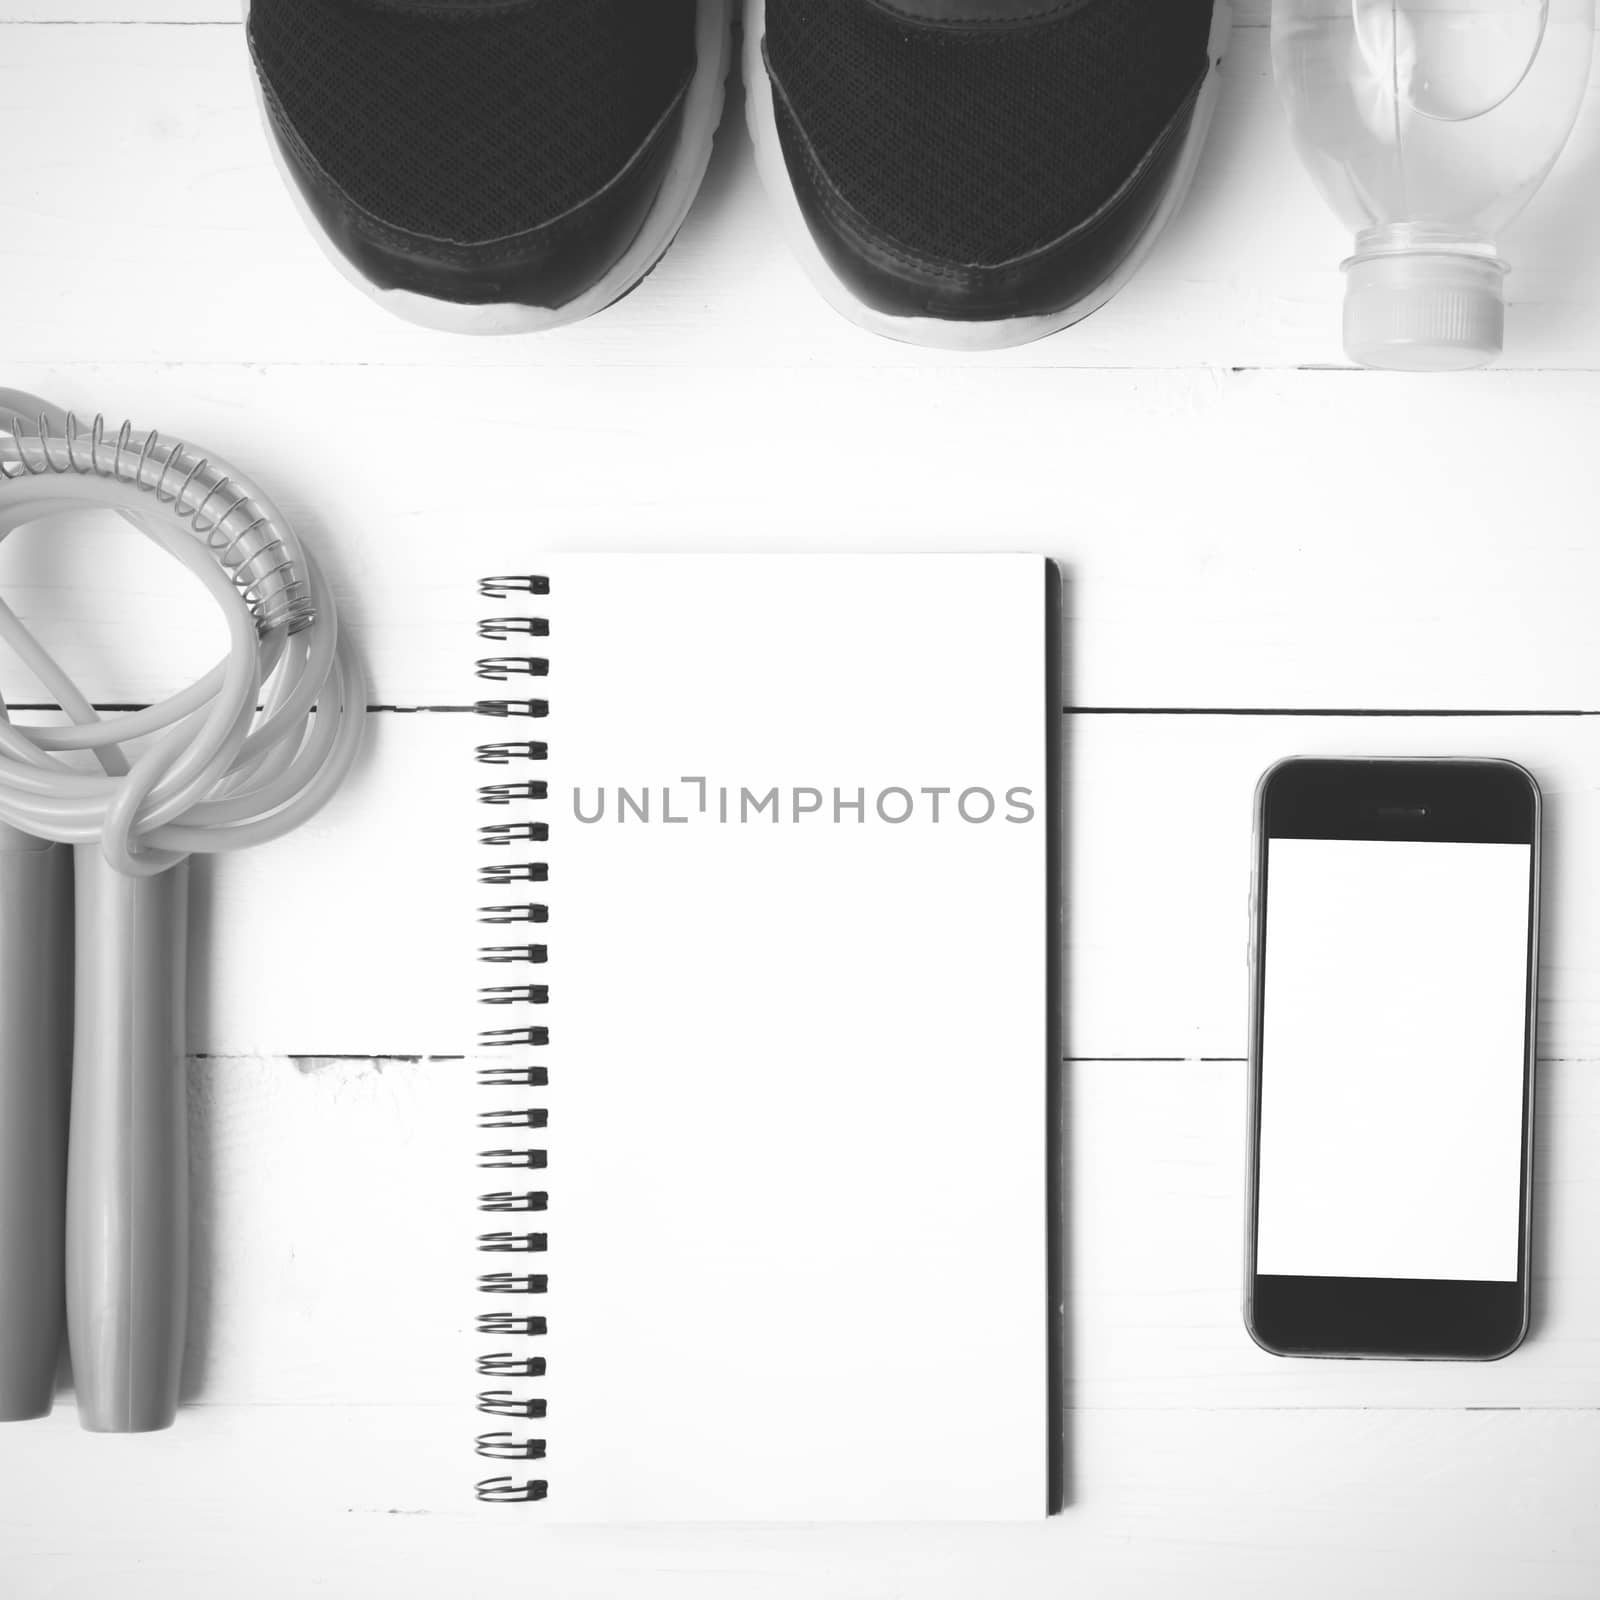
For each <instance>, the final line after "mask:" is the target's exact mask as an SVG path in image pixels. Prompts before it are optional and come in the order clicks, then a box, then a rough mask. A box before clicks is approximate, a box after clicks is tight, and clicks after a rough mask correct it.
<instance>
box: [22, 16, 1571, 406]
mask: <svg viewBox="0 0 1600 1600" xmlns="http://www.w3.org/2000/svg"><path fill="white" fill-rule="evenodd" d="M1597 81H1600V80H1597ZM1593 98H1594V94H1593V91H1591V96H1590V99H1591V101H1592V100H1593ZM0 105H3V106H4V107H5V108H6V110H5V112H4V114H3V116H0V130H3V132H4V134H5V138H6V146H7V152H8V158H7V159H8V168H9V170H10V171H11V172H12V173H13V174H15V175H16V176H15V178H14V181H13V182H12V184H11V185H10V186H9V187H8V190H7V195H6V199H5V203H4V205H3V207H0V281H3V282H4V283H5V285H6V290H7V298H8V302H9V303H11V304H14V305H24V306H27V307H28V308H29V315H28V316H27V317H25V318H20V319H16V320H15V321H14V323H13V325H12V326H11V327H10V328H9V329H8V355H9V357H10V359H11V360H13V361H35V362H73V363H82V362H103V361H158V362H181V361H188V362H195V361H204V362H244V363H251V364H256V363H262V362H310V361H315V362H340V363H350V364H369V363H381V364H384V365H395V366H414V365H417V364H419V363H420V364H427V363H440V362H451V363H457V364H461V365H472V366H483V367H487V366H511V367H515V368H518V369H524V370H525V369H530V368H537V369H550V368H570V367H582V368H594V367H597V366H617V365H621V366H627V367H634V366H641V365H648V366H671V367H676V368H683V367H703V366H711V367H718V368H731V369H736V370H748V369H750V368H752V367H785V368H787V367H807V368H810V367H818V366H821V367H847V368H851V369H855V368H859V367H866V366H871V367H883V366H900V367H911V368H916V369H926V368H929V367H935V366H937V367H942V368H949V369H951V370H956V371H966V370H972V369H978V370H994V369H997V368H1008V367H1023V368H1030V367H1040V366H1045V367H1061V366H1078V367H1104V366H1116V367H1149V366H1221V367H1240V366H1248V367H1261V366H1266V367H1284V366H1303V365H1308V364H1312V365H1315V364H1325V363H1333V364H1339V363H1342V361H1343V357H1342V354H1341V352H1340V348H1339V301H1340V294H1341V285H1340V275H1339V261H1340V259H1341V258H1342V257H1343V256H1344V255H1345V254H1347V253H1348V247H1349V239H1348V237H1347V236H1346V234H1345V232H1344V230H1343V228H1342V227H1341V225H1340V224H1339V223H1338V222H1336V220H1335V219H1334V217H1333V215H1332V214H1331V212H1329V211H1328V210H1327V209H1326V207H1325V206H1324V205H1323V202H1322V201H1321V200H1320V199H1319V198H1318V196H1317V195H1316V193H1315V192H1314V190H1313V188H1312V185H1311V183H1310V180H1309V179H1308V178H1307V177H1306V175H1305V174H1304V172H1302V171H1301V169H1300V164H1299V161H1298V158H1297V157H1296V155H1295V153H1294V151H1293V149H1292V147H1291V145H1290V141H1289V139H1288V138H1287V136H1286V132H1285V127H1284V120H1283V113H1282V109H1281V107H1280V106H1279V103H1278V99H1277V94H1276V91H1275V89H1274V87H1273V84H1272V81H1271V72H1270V68H1269V62H1268V55H1267V33H1266V30H1265V29H1262V28H1244V29H1241V30H1239V32H1238V35H1237V36H1236V38H1235V40H1234V42H1233V48H1232V50H1231V52H1230V55H1229V57H1228V61H1227V66H1226V84H1225V89H1224V93H1223V96H1222V100H1221V104H1220V108H1219V112H1218V117H1217V121H1216V125H1215V128H1214V132H1213V134H1212V137H1211V141H1210V144H1209V147H1208V149H1207V152H1206V156H1205V160H1204V161H1203V163H1202V166H1201V169H1200V172H1199V174H1198V176H1197V178H1196V181H1195V186H1194V190H1193V193H1192V195H1191V196H1190V198H1189V201H1188V203H1187V205H1186V206H1185V208H1184V211H1183V214H1182V215H1181V217H1180V218H1179V219H1178V220H1177V221H1176V222H1175V224H1174V225H1173V226H1172V228H1171V229H1170V230H1169V232H1168V234H1167V235H1166V237H1165V238H1164V239H1163V240H1162V241H1161V243H1160V245H1159V247H1158V248H1157V249H1156V251H1155V252H1154V254H1153V255H1152V257H1151V259H1150V260H1149V262H1148V263H1147V264H1146V266H1145V268H1144V269H1143V270H1142V271H1141V273H1140V274H1139V276H1138V277H1137V279H1136V280H1135V281H1134V282H1133V283H1132V284H1131V285H1130V286H1129V287H1128V288H1127V289H1126V290H1125V291H1124V292H1123V293H1122V294H1121V295H1119V296H1118V298H1117V299H1116V300H1115V301H1114V302H1113V304H1112V305H1110V306H1109V307H1107V308H1106V309H1105V310H1104V311H1102V312H1100V313H1098V314H1097V315H1095V316H1094V317H1092V318H1090V319H1089V320H1088V321H1086V322H1084V323H1083V324H1081V325H1080V326H1079V327H1078V328H1077V329H1075V330H1072V331H1070V332H1068V333H1066V334H1064V335H1062V336H1060V337H1057V338H1054V339H1051V340H1048V341H1046V342H1044V343H1042V344H1035V345H1031V346H1028V347H1026V348H1024V349H1022V350H1020V351H1013V352H1010V353H1006V354H999V355H991V356H984V357H971V356H963V355H958V354H948V353H946V354H936V353H931V352H927V351H922V350H917V349H912V348H909V347H902V346H898V345H895V344H893V343H890V342H888V341H884V340H881V339H876V338H873V337H872V336H870V335H868V334H865V333H862V332H860V331H859V330H856V329H855V328H853V327H852V326H850V325H849V324H847V323H846V322H845V321H843V320H842V319H841V318H839V317H837V316H836V315H835V314H834V313H833V312H832V311H830V310H829V309H827V308H826V307H825V306H824V305H823V304H822V302H821V301H820V300H819V299H818V297H817V296H816V295H815V294H814V293H813V292H812V290H811V288H810V287H809V285H808V283H807V282H806V281H805V279H804V277H803V275H802V273H801V271H800V269H799V268H798V266H797V265H796V264H795V263H794V261H793V260H791V259H790V256H789V254H788V252H787V250H786V248H785V246H784V245H783V244H782V242H781V240H780V239H779V238H778V235H777V230H776V228H775V227H774V225H773V219H772V217H771V214H770V209H769V207H768V206H767V204H766V201H765V197H764V196H763V195H762V194H761V193H760V189H759V184H758V183H757V181H756V177H755V173H754V169H753V163H752V160H751V158H750V152H749V141H748V138H747V136H746V134H745V131H744V129H743V126H742V121H741V117H740V112H739V108H738V105H737V97H735V103H734V104H733V106H732V107H731V110H730V114H729V116H728V118H727V120H726V122H725V124H724V128H723V133H722V137H721V140H720V142H719V148H718V153H717V156H716V158H715V161H714V164H713V170H712V173H711V176H710V180H709V181H708V183H707V185H706V188H705V192H704V193H703V195H702V196H701V199H700V201H699V203H698V205H697V207H696V209H695V213H694V215H693V216H692V217H691V219H690V221H689V224H688V225H687V226H686V228H685V229H684V232H683V235H682V237H681V238H680V240H679V241H678V243H677V245H676V246H675V248H674V249H673V250H672V252H671V253H670V254H669V255H668V257H667V259H666V260H665V262H664V263H663V264H662V266H661V268H660V270H659V271H657V272H656V273H655V274H653V275H652V277H651V278H650V279H649V281H648V282H647V283H645V284H644V285H643V286H642V287H641V288H640V289H639V291H638V292H637V293H635V294H633V295H630V296H629V297H628V298H627V299H626V300H625V301H624V302H622V303H621V304H620V305H618V306H616V307H615V308H613V309H612V310H611V311H609V312H607V313H605V314H604V315H602V316H599V317H596V318H594V319H592V320H591V321H590V322H588V323H586V324H584V325H583V326H581V327H579V328H574V329H570V330H566V331H564V332H562V333H559V334H554V335H548V336H542V337H538V338H521V339H491V340H470V339H462V338H458V337H452V336H449V335H445V334H438V333H430V332H428V331H425V330H420V329H414V328H409V327H407V326H406V325H404V324H402V323H400V322H398V321H396V320H394V319H393V318H391V317H390V316H388V315H387V314H386V313H384V312H382V311H380V310H379V309H378V308H377V307H376V306H374V305H373V304H371V303H370V302H369V301H367V300H366V299H365V297H363V296H362V295H360V294H359V293H358V292H357V291H355V290H353V289H352V288H350V287H349V286H348V285H347V284H346V283H345V282H344V281H343V280H342V279H341V278H340V277H339V276H338V275H337V274H335V273H334V272H333V271H331V270H330V269H329V267H328V265H327V263H326V262H325V261H324V260H323V259H322V257H321V255H320V253H319V251H318V249H317V246H316V245H315V243H314V242H313V241H312V239H311V238H310V237H309V235H308V234H307V232H306V230H305V229H304V228H303V227H302V226H301V223H300V221H299V219H298V217H297V216H296V215H295V213H294V211H293V209H292V207H291V204H290V201H289V198H288V196H287V194H286V193H285V192H284V190H283V187H282V185H281V184H280V182H279V180H278V178H277V175H276V173H275V172H274V171H273V169H272V164H271V161H270V159H269V156H268V151H267V145H266V139H265V136H264V134H263V133H262V130H261V128H260V126H259V119H258V117H257V114H256V111H255V108H254V106H253V104H252V95H251V84H250V68H249V65H248V62H247V60H246V56H245V51H244V49H243V44H242V39H241V36H240V34H239V31H238V30H237V29H235V28H228V27H188V28H127V27H116V26H95V25H92V24H86V25H84V26H78V27H59V26H57V27H52V26H43V25H29V24H23V23H18V24H16V25H14V26H11V27H9V28H8V29H7V32H6V50H5V52H4V53H3V55H0ZM108 148H114V149H115V150H116V151H117V152H118V161H117V164H116V168H115V170H113V168H112V167H110V166H108V164H107V162H106V151H107V149H108ZM1597 152H1600V116H1596V115H1594V114H1593V107H1592V105H1591V106H1590V108H1589V114H1587V115H1585V116H1584V117H1583V119H1582V121H1581V123H1580V126H1579V129H1578V131H1577V133H1576V135H1575V138H1574V141H1573V144H1572V147H1571V149H1570V150H1569V151H1568V152H1567V154H1566V156H1565V158H1564V159H1563V160H1562V162H1561V163H1560V165H1559V166H1558V168H1557V170H1556V172H1555V173H1554V174H1553V175H1552V177H1551V179H1550V180H1549V182H1548V183H1547V185H1546V186H1545V189H1544V190H1543V192H1542V193H1541V194H1539V195H1538V196H1537V197H1536V198H1535V200H1534V201H1533V203H1532V205H1531V207H1530V208H1529V211H1528V213H1527V216H1526V217H1525V219H1523V220H1522V221H1520V222H1518V223H1517V224H1515V225H1514V226H1513V228H1512V230H1511V231H1510V232H1509V233H1508V235H1507V239H1506V251H1507V255H1508V259H1509V260H1510V261H1511V263H1512V266H1513V268H1514V271H1513V274H1512V276H1511V278H1510V280H1509V291H1508V292H1509V294H1510V296H1511V302H1512V304H1511V311H1510V321H1509V332H1508V350H1507V353H1506V356H1505V358H1504V360H1503V363H1502V365H1504V366H1506V367H1512V368H1522V369H1544V368H1571V369H1588V368H1593V367H1595V366H1596V365H1597V364H1600V285H1597V282H1596V279H1595V275H1594V274H1593V273H1592V272H1591V271H1590V270H1589V264H1590V262H1592V261H1593V260H1594V259H1595V258H1596V255H1597V254H1600V213H1597V211H1596V209H1595V208H1594V207H1593V206H1591V205H1589V204H1588V203H1587V198H1588V194H1589V189H1590V187H1591V185H1590V172H1591V170H1592V168H1593V165H1594V162H1595V160H1596V158H1597ZM117 173H123V174H125V173H134V174H139V175H140V177H139V179H138V181H131V182H130V181H123V180H121V179H119V178H118V177H116V175H115V174H117ZM1269 197H1270V198H1269ZM1445 388H1446V385H1445V384H1442V383H1439V384H1436V386H1435V388H1434V389H1433V390H1432V391H1430V392H1431V393H1443V392H1444V390H1445Z"/></svg>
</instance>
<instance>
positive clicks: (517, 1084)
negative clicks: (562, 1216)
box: [476, 575, 550, 1505]
mask: <svg viewBox="0 0 1600 1600" xmlns="http://www.w3.org/2000/svg"><path fill="white" fill-rule="evenodd" d="M478 591H479V593H480V594H482V595H483V596H484V597H485V598H486V599H491V600H505V599H510V598H513V597H522V596H527V595H547V594H549V592H550V583H549V580H548V579H547V578H543V577H537V576H532V575H522V576H512V577H497V578H484V579H482V580H480V582H479V584H478ZM549 632H550V624H549V620H548V619H547V618H545V617H489V618H485V619H484V620H482V621H480V622H479V623H478V637H479V638H480V639H489V640H494V641H497V642H504V641H507V640H517V641H521V640H523V639H541V638H546V637H548V635H549ZM549 672H550V663H549V660H548V659H547V658H545V657H544V656H531V655H530V656H488V657H485V658H484V659H482V660H480V661H479V662H478V664H477V673H478V676H479V678H481V679H484V680H486V681H488V682H494V683H509V682H514V681H521V680H526V679H530V678H544V677H548V676H549ZM476 710H477V712H478V714H479V715H480V716H485V717H496V718H502V719H505V718H541V717H546V716H548V715H549V711H550V706H549V702H548V701H546V700H531V699H530V700H513V699H505V700H500V699H494V700H480V701H478V702H477V704H476ZM548 753H549V752H548V746H547V745H545V744H543V743H541V742H540V741H538V740H532V739H525V740H502V741H496V742H494V743H490V744H481V745H479V746H478V748H477V758H478V760H479V762H481V763H483V764H484V765H486V766H497V767H503V766H510V765H512V764H513V763H520V762H525V761H527V762H531V761H544V760H546V759H547V758H548ZM549 793H550V791H549V785H548V784H546V783H544V782H542V781H540V780H538V779H533V778H518V779H514V780H508V781H505V782H496V783H486V784H483V785H481V786H480V787H479V789H478V801H479V804H481V805H488V806H497V807H503V806H512V805H517V804H522V803H538V802H540V801H545V800H548V799H549ZM549 837H550V829H549V824H548V823H547V822H546V821H543V820H536V819H533V818H527V819H523V818H516V819H514V820H506V821H501V822H486V823H483V824H481V825H480V827H479V829H478V843H479V845H480V846H481V847H482V848H484V849H485V850H493V851H496V852H500V851H506V850H515V849H518V848H519V847H529V846H539V845H543V844H546V843H548V841H549ZM549 875H550V868H549V863H548V862H547V861H543V860H529V859H516V860H511V861H506V860H493V861H483V862H481V863H480V864H479V867H478V882H479V884H480V885H482V886H484V887H487V888H494V889H510V888H513V886H515V885H519V884H525V883H545V882H547V881H548V880H549ZM549 919H550V911H549V907H548V906H545V905H542V904H535V903H532V902H523V903H513V904H509V905H482V906H479V908H478V920H479V922H481V923H484V924H486V925H490V926H495V927H502V926H508V925H510V924H513V923H544V922H548V921H549ZM511 937H513V938H515V937H516V935H511ZM478 959H479V961H481V962H483V963H485V964H486V965H489V966H493V967H497V968H498V967H505V966H508V965H512V966H517V965H527V966H535V965H543V964H544V963H545V962H546V961H548V959H549V950H548V947H547V946H546V945H544V944H523V943H518V944H485V945H482V946H480V948H479V950H478ZM505 976H506V977H511V976H512V974H511V973H506V974H505ZM477 1000H478V1004H479V1005H481V1006H495V1007H505V1006H513V1007H523V1006H545V1005H547V1004H549V1001H550V989H549V986H548V985H546V984H542V983H496V984H484V985H482V986H480V987H479V990H478V995H477ZM549 1043H550V1030H549V1028H547V1027H544V1026H542V1025H541V1026H534V1025H531V1024H525V1023H524V1024H518V1025H516V1026H512V1027H495V1028H491V1027H482V1028H480V1029H479V1030H478V1045H479V1047H480V1048H481V1049H484V1050H495V1051H499V1050H508V1051H524V1050H543V1049H545V1048H547V1047H548V1045H549ZM478 1083H479V1085H480V1086H481V1087H483V1088H485V1089H492V1090H504V1089H529V1090H538V1089H543V1088H545V1087H547V1085H548V1083H549V1071H548V1069H547V1068H546V1067H545V1066H543V1065H536V1064H534V1063H532V1062H524V1061H518V1060H516V1059H515V1058H513V1059H512V1060H511V1061H508V1062H507V1063H505V1064H504V1065H501V1064H499V1063H495V1064H494V1065H492V1066H491V1065H486V1066H483V1067H481V1068H480V1069H479V1071H478ZM549 1115H550V1114H549V1111H548V1109H547V1108H546V1107H543V1106H526V1105H522V1106H504V1105H494V1106H490V1107H488V1108H486V1109H484V1110H483V1111H481V1112H480V1113H479V1116H478V1126H479V1128H480V1129H484V1130H493V1131H495V1132H499V1133H502V1134H505V1133H510V1134H512V1135H513V1137H514V1136H515V1135H516V1134H517V1133H522V1132H526V1133H536V1132H541V1131H542V1130H544V1129H546V1128H548V1126H549ZM548 1163H549V1152H548V1151H547V1150H545V1149H544V1148H542V1147H540V1148H534V1147H530V1146H527V1145H517V1146H514V1147H510V1148H505V1149H487V1150H480V1151H479V1152H478V1167H479V1169H480V1170H482V1171H485V1172H517V1171H520V1172H529V1173H531V1172H536V1171H540V1170H543V1169H544V1168H545V1167H547V1166H548ZM511 1181H512V1182H513V1183H515V1182H516V1181H517V1180H516V1179H514V1178H513V1179H511ZM549 1205H550V1195H549V1191H548V1190H545V1189H532V1188H528V1189H522V1188H517V1189H497V1190H491V1191H488V1192H486V1193H483V1194H480V1195H479V1196H478V1210H479V1212H480V1213H482V1214H484V1215H485V1216H486V1217H487V1216H491V1215H497V1216H506V1217H507V1220H509V1215H508V1214H511V1213H518V1214H529V1213H535V1212H544V1211H547V1210H548V1209H549ZM477 1243H478V1249H479V1251H480V1252H481V1253H483V1254H484V1255H487V1256H500V1257H506V1256H527V1255H542V1254H544V1253H545V1252H546V1250H547V1249H548V1247H549V1235H548V1234H546V1233H534V1232H524V1231H522V1230H521V1229H519V1228H509V1229H506V1228H502V1229H492V1230H489V1231H485V1232H481V1233H479V1235H478V1240H477ZM484 1264H485V1266H487V1265H488V1263H487V1262H485V1263H484ZM529 1264H530V1265H532V1264H533V1263H531V1262H530V1263H529ZM548 1286H549V1278H548V1275H547V1274H545V1273H542V1272H482V1273H480V1274H479V1275H478V1285H477V1287H478V1293H479V1294H484V1295H494V1296H496V1297H501V1296H505V1295H543V1294H545V1293H546V1292H547V1290H548ZM491 1303H492V1302H491ZM514 1303H515V1302H513V1304H514ZM476 1326H477V1330H478V1332H479V1334H480V1335H482V1336H483V1337H485V1338H490V1337H492V1338H495V1339H506V1340H512V1341H517V1344H518V1346H519V1347H518V1348H510V1349H501V1350H495V1351H492V1352H489V1353H486V1354H482V1355H480V1356H479V1357H478V1372H479V1375H480V1376H483V1377H492V1378H499V1379H504V1380H509V1379H517V1378H523V1379H527V1378H542V1377H544V1375H545V1358H544V1357H543V1356H534V1355H527V1354H525V1353H524V1350H525V1348H526V1347H525V1346H521V1341H523V1340H528V1339H538V1338H541V1337H543V1336H544V1334H545V1331H546V1328H547V1326H548V1321H547V1319H546V1318H545V1317H544V1316H532V1315H527V1314H524V1313H521V1312H515V1311H482V1312H479V1313H478V1316H477V1321H476ZM478 1410H479V1411H480V1412H483V1413H485V1414H487V1415H489V1416H494V1417H505V1418H512V1419H516V1420H522V1421H539V1420H541V1419H543V1417H544V1416H545V1400H544V1398H543V1397H542V1396H537V1395H525V1394H523V1393H521V1392H520V1391H517V1390H513V1389H489V1390H485V1391H483V1392H481V1393H480V1394H479V1395H478ZM545 1448H546V1441H545V1440H544V1439H543V1438H540V1437H532V1436H526V1435H524V1434H522V1433H513V1432H511V1431H509V1430H505V1431H496V1432H492V1433H482V1434H479V1435H478V1438H477V1444H476V1450H477V1453H478V1454H479V1455H480V1456H483V1457H485V1458H487V1459H490V1460H495V1461H542V1460H543V1459H544V1457H545ZM548 1493H549V1482H548V1480H547V1479H545V1478H533V1477H524V1476H521V1475H520V1474H519V1475H516V1476H511V1475H505V1476H500V1477H493V1478H485V1479H483V1480H482V1481H481V1482H480V1483H479V1484H478V1485H477V1489H476V1494H477V1497H478V1499H479V1500H483V1501H488V1502H491V1503H495V1504H502V1505H503V1504H520V1503H526V1502H528V1501H532V1500H543V1499H544V1498H545V1497H546V1495H547V1494H548Z"/></svg>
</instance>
